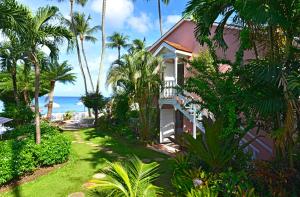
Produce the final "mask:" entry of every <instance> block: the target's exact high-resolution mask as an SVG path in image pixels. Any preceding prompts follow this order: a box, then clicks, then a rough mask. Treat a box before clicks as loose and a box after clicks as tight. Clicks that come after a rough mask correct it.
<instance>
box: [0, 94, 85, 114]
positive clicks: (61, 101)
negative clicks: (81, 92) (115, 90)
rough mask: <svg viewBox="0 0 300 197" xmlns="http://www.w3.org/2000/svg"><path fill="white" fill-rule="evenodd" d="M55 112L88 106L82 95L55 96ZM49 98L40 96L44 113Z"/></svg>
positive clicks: (83, 110) (43, 112)
mask: <svg viewBox="0 0 300 197" xmlns="http://www.w3.org/2000/svg"><path fill="white" fill-rule="evenodd" d="M54 103H55V104H54V108H53V113H65V112H67V111H72V112H85V111H86V108H85V107H84V106H83V104H82V103H81V101H80V97H66V96H55V97H54ZM47 104H48V98H47V96H42V97H40V109H41V113H42V114H46V113H47V106H46V105H47ZM2 110H3V103H2V102H1V101H0V112H1V111H2Z"/></svg>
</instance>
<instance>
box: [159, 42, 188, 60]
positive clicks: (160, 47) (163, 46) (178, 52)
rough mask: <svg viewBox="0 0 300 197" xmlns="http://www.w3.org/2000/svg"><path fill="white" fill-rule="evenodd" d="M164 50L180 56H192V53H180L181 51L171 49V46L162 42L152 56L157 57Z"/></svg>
mask: <svg viewBox="0 0 300 197" xmlns="http://www.w3.org/2000/svg"><path fill="white" fill-rule="evenodd" d="M164 48H166V49H168V50H170V51H171V52H173V53H174V54H180V55H184V56H189V57H191V56H192V55H193V54H192V53H189V52H186V51H182V50H178V49H176V48H174V47H172V46H171V45H169V44H168V43H166V42H163V43H162V44H161V45H160V46H159V48H158V49H157V50H156V51H155V52H154V53H153V55H154V56H157V55H158V53H159V52H160V51H161V50H163V49H164Z"/></svg>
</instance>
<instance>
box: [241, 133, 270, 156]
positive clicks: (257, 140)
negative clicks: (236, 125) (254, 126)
mask: <svg viewBox="0 0 300 197" xmlns="http://www.w3.org/2000/svg"><path fill="white" fill-rule="evenodd" d="M247 135H249V136H250V137H251V138H255V136H254V135H253V134H252V133H250V132H247ZM255 141H256V142H257V143H258V144H259V145H261V146H262V147H264V148H265V149H267V151H268V152H269V153H271V154H273V150H272V148H270V147H269V146H268V145H266V144H265V143H264V142H263V141H261V140H260V139H257V138H256V139H255Z"/></svg>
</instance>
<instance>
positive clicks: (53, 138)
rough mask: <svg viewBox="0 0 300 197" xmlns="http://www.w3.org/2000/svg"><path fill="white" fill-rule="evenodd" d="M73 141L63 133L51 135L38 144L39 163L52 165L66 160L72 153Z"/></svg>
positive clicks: (37, 155)
mask: <svg viewBox="0 0 300 197" xmlns="http://www.w3.org/2000/svg"><path fill="white" fill-rule="evenodd" d="M70 147H71V142H70V140H68V139H67V138H66V137H64V136H63V135H62V134H57V135H50V136H48V137H47V138H44V140H43V141H42V142H41V144H40V145H37V146H36V152H35V153H36V157H37V161H38V163H39V165H41V166H50V165H53V164H59V163H63V162H65V161H66V160H67V159H68V157H69V155H70Z"/></svg>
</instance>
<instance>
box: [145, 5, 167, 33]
mask: <svg viewBox="0 0 300 197" xmlns="http://www.w3.org/2000/svg"><path fill="white" fill-rule="evenodd" d="M147 1H150V0H147ZM161 2H162V3H163V4H165V5H168V4H169V3H170V0H157V10H158V19H159V30H160V35H161V36H162V35H163V25H162V15H161Z"/></svg>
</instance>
